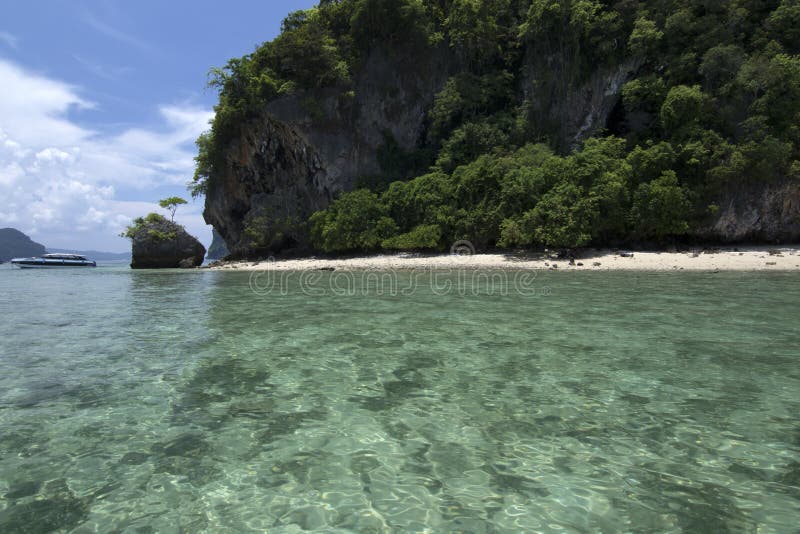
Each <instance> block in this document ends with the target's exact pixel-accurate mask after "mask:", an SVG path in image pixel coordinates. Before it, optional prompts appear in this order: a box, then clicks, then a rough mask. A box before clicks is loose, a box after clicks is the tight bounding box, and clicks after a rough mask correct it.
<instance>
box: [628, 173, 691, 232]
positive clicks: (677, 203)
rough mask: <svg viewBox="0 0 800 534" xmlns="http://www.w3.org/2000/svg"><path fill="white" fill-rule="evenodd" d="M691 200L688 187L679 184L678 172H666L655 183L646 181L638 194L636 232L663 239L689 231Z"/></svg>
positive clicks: (634, 213)
mask: <svg viewBox="0 0 800 534" xmlns="http://www.w3.org/2000/svg"><path fill="white" fill-rule="evenodd" d="M689 209H690V203H689V200H688V198H687V194H686V190H685V189H684V188H682V187H681V186H680V185H679V184H678V177H677V176H676V175H675V172H674V171H664V172H663V173H662V174H661V176H660V177H659V178H656V179H655V180H653V181H652V182H649V183H643V184H640V185H639V188H638V189H637V190H636V192H635V193H634V197H633V208H632V209H631V219H632V223H633V227H634V228H635V233H636V235H638V236H640V237H645V238H657V239H663V238H664V237H666V236H679V235H683V234H685V233H686V232H687V231H688V230H689V223H688V222H687V217H688V216H689Z"/></svg>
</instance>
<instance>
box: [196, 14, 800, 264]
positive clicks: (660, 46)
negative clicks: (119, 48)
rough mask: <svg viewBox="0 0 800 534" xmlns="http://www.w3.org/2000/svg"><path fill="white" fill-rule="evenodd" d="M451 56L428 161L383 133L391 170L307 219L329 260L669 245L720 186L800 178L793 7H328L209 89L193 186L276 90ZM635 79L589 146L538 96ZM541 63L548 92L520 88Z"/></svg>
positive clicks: (385, 164) (345, 80)
mask: <svg viewBox="0 0 800 534" xmlns="http://www.w3.org/2000/svg"><path fill="white" fill-rule="evenodd" d="M439 47H448V48H449V49H450V51H451V53H452V57H453V61H455V62H457V63H458V65H459V68H458V69H457V72H456V73H455V74H454V75H453V76H452V77H450V79H449V80H447V82H446V83H445V84H444V86H443V87H442V89H441V91H440V92H439V93H438V94H437V95H436V98H435V101H434V104H433V106H432V108H431V109H430V111H429V113H428V117H427V122H426V133H425V135H424V136H423V139H422V141H421V142H420V146H419V147H417V149H416V150H415V151H412V152H407V151H403V150H401V149H399V148H398V147H397V146H396V144H394V145H393V144H392V143H393V140H392V139H391V138H387V140H386V143H385V145H384V147H383V149H382V153H381V154H379V156H380V162H381V168H382V174H381V176H377V177H375V176H372V177H356V178H358V180H359V181H358V182H357V183H359V184H360V185H361V188H360V189H358V190H355V191H352V192H349V193H345V194H343V195H341V196H340V197H339V198H338V199H336V200H335V201H333V203H332V204H331V205H330V206H329V207H328V208H327V209H326V210H324V211H321V212H318V213H315V214H314V215H312V216H311V218H310V220H309V221H307V227H308V234H309V238H310V243H311V245H312V246H313V247H315V248H317V249H319V250H323V251H327V252H342V251H356V250H358V251H368V250H378V249H387V250H408V249H442V248H445V247H447V246H448V244H449V243H452V242H453V241H455V240H458V239H469V240H471V241H472V242H473V243H475V244H476V245H477V246H478V247H528V246H554V247H578V246H585V245H589V244H598V243H612V242H630V241H636V240H639V241H642V240H644V241H653V242H667V241H671V240H675V239H680V238H681V236H684V235H686V234H689V233H692V232H695V231H697V230H698V229H700V228H703V227H704V225H707V224H708V223H709V221H710V220H712V219H713V217H714V215H715V214H716V213H717V211H718V210H719V207H718V206H717V204H716V202H717V199H719V198H720V195H721V194H722V192H724V191H726V190H731V189H738V188H746V187H750V186H754V185H759V184H766V183H777V182H784V181H787V180H788V181H798V180H800V56H798V53H800V2H798V0H703V1H695V2H684V1H680V0H321V1H320V3H319V5H318V6H317V7H315V8H313V9H310V10H307V11H299V12H296V13H292V14H291V15H289V16H288V17H287V18H286V20H285V21H284V22H283V27H282V32H281V34H280V35H279V36H278V37H277V38H276V39H274V40H273V41H270V42H267V43H264V44H263V45H261V46H259V47H258V48H257V49H256V50H255V51H254V52H253V53H251V54H248V55H246V56H244V57H241V58H236V59H232V60H230V61H229V62H228V64H227V65H226V66H225V67H223V68H220V69H215V70H214V71H213V72H212V76H211V85H213V86H214V87H216V88H217V89H218V90H219V103H218V105H217V106H216V115H215V118H214V119H213V124H212V127H211V129H210V130H209V132H207V133H206V134H204V135H203V136H201V137H200V139H199V140H198V147H199V154H198V157H197V170H196V175H195V182H194V192H195V193H197V194H201V193H203V192H204V191H206V190H207V188H209V187H213V176H214V170H215V169H219V168H220V166H221V165H223V158H224V153H225V149H226V147H227V146H228V144H229V143H230V141H231V139H232V138H233V137H235V135H236V133H237V131H238V130H237V128H238V127H239V125H241V124H242V123H245V122H247V121H248V120H251V119H253V118H254V117H257V116H258V114H259V113H261V112H262V111H263V108H264V107H265V105H266V104H267V103H269V102H271V101H273V100H274V99H276V98H279V97H281V96H282V95H287V94H296V93H297V94H299V93H303V94H307V95H313V94H314V91H316V90H319V89H321V88H328V89H335V90H338V91H339V92H340V94H341V95H342V96H343V97H347V96H348V95H349V96H352V92H353V91H354V84H353V81H352V78H353V74H354V73H355V72H358V70H359V69H360V68H361V65H363V63H364V62H365V61H366V60H367V58H368V56H369V54H370V53H371V52H372V51H373V50H375V49H376V48H380V49H382V50H383V51H384V52H385V53H386V54H389V55H391V54H395V55H397V54H402V55H405V56H409V57H413V56H414V55H421V54H426V53H428V52H429V51H431V50H433V49H438V48H439ZM623 64H626V65H629V66H631V70H632V72H633V73H634V74H633V75H632V76H631V77H630V78H629V79H628V81H627V82H626V83H625V84H624V86H623V87H622V89H621V99H620V103H619V105H618V106H617V108H616V109H615V110H614V111H613V112H612V114H611V117H610V118H609V120H608V122H607V124H606V125H605V129H601V130H599V131H597V132H596V133H595V134H594V136H593V137H590V138H588V139H585V140H584V141H583V142H582V143H581V144H580V145H579V146H572V145H570V144H568V143H567V144H565V142H564V139H563V136H562V135H560V134H561V133H562V132H561V128H562V123H561V121H559V120H558V117H557V116H556V117H555V118H554V115H553V113H552V112H551V111H552V110H550V109H549V107H548V105H549V104H548V101H547V100H546V99H544V101H543V99H542V95H548V94H559V93H564V92H567V91H569V90H573V89H575V88H576V87H579V86H580V85H581V84H582V83H583V82H585V81H586V80H587V79H588V78H589V77H590V76H591V75H592V73H593V72H594V71H595V70H596V69H598V68H601V67H604V66H614V65H623ZM526 69H528V70H530V69H535V70H536V72H537V73H538V78H537V79H536V81H535V83H536V86H535V91H533V92H535V94H536V95H539V97H538V98H533V97H531V96H530V94H529V93H530V92H527V93H526V92H524V91H520V90H519V87H520V84H521V83H522V80H523V73H524V72H525V71H526Z"/></svg>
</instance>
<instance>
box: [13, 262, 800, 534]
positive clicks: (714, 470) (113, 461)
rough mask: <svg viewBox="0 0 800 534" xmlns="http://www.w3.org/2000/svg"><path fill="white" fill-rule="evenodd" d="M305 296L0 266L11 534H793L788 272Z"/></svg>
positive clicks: (466, 284) (347, 285)
mask: <svg viewBox="0 0 800 534" xmlns="http://www.w3.org/2000/svg"><path fill="white" fill-rule="evenodd" d="M304 276H306V277H305V278H302V279H301V277H300V275H299V274H298V273H293V274H292V275H291V276H289V278H288V279H284V280H282V281H280V283H279V284H275V285H272V286H270V284H266V283H264V280H261V279H256V280H253V279H251V277H249V276H248V274H247V273H235V272H234V273H230V272H224V273H223V272H207V271H204V272H167V271H162V272H133V271H129V270H127V269H122V268H98V269H95V270H87V271H74V272H73V271H68V272H64V271H30V272H26V271H12V270H8V269H3V268H0V315H2V317H3V319H2V322H0V366H1V367H0V371H1V372H0V532H4V533H5V532H15V531H26V532H47V531H51V530H60V531H67V532H81V533H83V532H95V531H102V532H108V531H119V532H142V533H144V532H176V531H187V532H198V531H208V532H248V531H261V530H269V531H271V532H272V531H274V532H296V531H300V530H317V531H330V532H332V531H341V532H346V531H358V532H381V531H398V532H399V531H422V530H426V529H427V530H429V531H436V532H446V531H458V530H460V531H467V532H520V531H537V530H540V531H561V532H579V531H593V532H596V531H604V532H622V531H639V532H678V531H688V532H723V531H733V532H741V531H753V530H756V529H761V531H762V532H792V531H796V529H797V526H798V525H800V416H799V414H800V365H798V363H799V361H798V360H799V358H800V355H798V347H800V328H798V319H800V308H798V297H800V289H799V288H798V281H799V280H798V276H797V275H796V274H790V273H769V274H756V273H738V274H735V273H718V274H711V273H709V274H705V273H686V274H683V273H681V274H678V273H665V274H655V273H560V272H546V273H539V274H537V276H536V278H535V279H533V280H530V279H524V278H518V277H515V276H516V275H515V273H509V274H507V275H503V274H502V273H501V274H499V275H497V276H495V275H494V274H493V275H492V276H487V277H484V278H479V279H477V281H474V282H475V283H471V282H470V280H468V279H466V280H465V278H464V277H461V276H459V275H456V274H452V275H437V278H436V281H435V284H432V283H431V280H430V279H429V278H426V276H419V277H416V278H415V277H414V275H413V274H408V273H405V274H400V275H398V276H397V278H395V279H394V280H393V282H387V281H386V279H377V278H365V277H363V276H360V277H354V278H347V277H346V276H345V275H343V274H342V273H338V272H337V273H312V274H311V275H304ZM412 282H413V283H412ZM391 284H396V285H397V287H399V288H400V290H399V291H397V292H396V293H397V294H393V293H395V291H394V290H393V288H392V287H390V286H391ZM521 285H522V286H524V287H522V286H521ZM270 287H271V288H272V290H271V291H270V290H269V289H270ZM276 288H277V289H276ZM409 288H411V290H408V289H409Z"/></svg>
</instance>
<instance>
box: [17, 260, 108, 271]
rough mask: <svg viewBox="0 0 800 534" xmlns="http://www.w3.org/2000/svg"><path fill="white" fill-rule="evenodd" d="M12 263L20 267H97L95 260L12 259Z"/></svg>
mask: <svg viewBox="0 0 800 534" xmlns="http://www.w3.org/2000/svg"><path fill="white" fill-rule="evenodd" d="M11 265H12V266H14V267H17V268H19V269H68V268H72V269H74V268H77V267H97V264H96V263H95V262H80V263H79V262H71V263H67V262H65V263H61V262H58V263H56V262H43V263H35V262H24V263H23V262H15V261H12V262H11Z"/></svg>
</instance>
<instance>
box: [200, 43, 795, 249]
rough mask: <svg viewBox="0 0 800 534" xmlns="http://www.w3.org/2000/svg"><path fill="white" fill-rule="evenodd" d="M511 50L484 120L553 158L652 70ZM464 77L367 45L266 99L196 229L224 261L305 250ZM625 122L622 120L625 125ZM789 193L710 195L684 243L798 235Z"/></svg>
mask: <svg viewBox="0 0 800 534" xmlns="http://www.w3.org/2000/svg"><path fill="white" fill-rule="evenodd" d="M395 45H396V47H398V48H401V47H402V43H395ZM521 48H522V49H521V50H520V51H519V57H520V58H521V59H520V61H519V62H518V63H517V64H516V65H515V66H514V67H513V68H514V69H516V71H515V72H514V73H513V75H512V76H511V78H512V79H513V80H514V81H513V82H512V85H513V87H511V92H512V93H513V95H512V97H511V98H510V101H509V103H507V104H504V105H505V108H504V109H500V110H499V111H498V109H493V110H491V113H498V114H502V113H506V112H508V113H511V112H512V111H513V113H514V114H516V115H515V116H516V119H515V120H519V119H520V118H524V119H525V121H527V125H526V128H527V131H526V135H527V137H526V138H525V139H524V140H523V142H535V141H540V140H546V141H548V142H549V144H550V145H551V146H552V147H554V148H555V149H556V150H557V151H558V152H560V153H562V154H566V153H569V152H570V151H571V150H574V149H576V148H578V147H580V145H581V143H582V141H584V140H585V139H587V138H589V137H591V136H593V135H597V134H599V133H602V132H608V131H609V129H611V130H612V131H613V125H612V122H613V120H614V119H613V117H612V116H613V114H614V113H615V110H616V109H620V108H621V106H620V99H621V94H622V89H623V86H624V85H625V84H626V83H627V82H629V81H631V80H633V79H634V78H636V77H637V76H640V75H642V73H643V71H646V70H647V69H648V68H649V69H651V70H652V69H653V68H654V67H653V65H652V64H650V65H647V64H646V63H644V62H643V61H642V60H641V59H639V58H637V57H634V56H631V55H629V56H627V57H621V59H619V60H618V61H617V62H616V63H614V62H613V61H611V62H606V63H602V64H596V65H591V64H590V65H589V66H588V67H587V64H586V62H585V61H584V63H580V64H579V63H578V62H577V56H575V55H569V54H563V55H562V56H559V55H558V53H554V54H553V55H551V56H546V57H545V56H542V54H541V53H539V52H538V51H537V49H536V47H535V45H534V44H530V43H529V44H527V45H523V46H522V47H521ZM587 69H588V70H587ZM464 71H465V65H464V62H463V58H459V56H458V54H457V53H454V51H453V50H452V49H451V48H450V47H448V46H445V45H442V46H438V47H432V48H430V49H429V51H428V52H427V53H426V54H424V55H416V56H403V55H402V54H394V55H393V54H391V53H389V52H387V51H386V49H385V48H382V47H375V48H374V49H373V50H372V51H371V52H370V53H369V55H368V56H366V58H365V60H364V61H363V62H360V63H358V64H357V66H356V68H355V69H354V72H352V79H351V80H350V81H349V82H348V84H345V85H336V86H331V87H326V88H321V89H310V90H296V91H293V92H291V93H290V94H288V95H284V96H280V97H278V98H275V99H272V100H271V101H269V103H267V104H264V105H263V106H261V107H260V108H259V111H258V113H256V116H255V117H254V118H250V119H249V120H248V121H246V122H244V123H242V124H240V125H238V135H235V136H234V137H233V139H231V140H230V142H229V143H227V145H225V148H224V158H223V159H224V165H221V166H218V167H217V168H215V170H214V173H213V176H211V178H212V179H210V180H209V181H208V184H209V185H208V189H207V191H206V205H205V211H204V217H205V220H206V222H208V223H209V224H211V225H213V226H214V228H215V230H216V231H218V232H219V234H220V235H221V236H222V238H223V239H224V241H225V242H226V243H227V245H228V250H229V252H230V254H231V256H233V257H252V256H266V255H268V254H271V253H274V252H278V251H281V250H287V249H295V250H298V251H305V250H308V228H307V227H306V221H307V219H308V217H309V216H310V215H311V214H312V213H314V212H315V211H318V210H320V209H324V208H325V207H326V206H327V205H328V203H329V202H330V201H331V199H333V198H334V197H336V196H337V195H338V194H340V193H341V192H346V191H350V190H352V189H354V188H355V186H356V185H357V182H358V180H359V179H360V178H363V177H366V176H370V175H376V174H379V173H381V172H382V170H383V169H382V168H381V164H380V157H379V152H380V149H381V146H382V145H383V144H384V143H385V142H386V139H387V137H388V138H391V139H392V140H393V141H394V142H395V143H396V144H397V146H398V147H399V149H400V150H403V151H409V152H410V151H413V150H415V149H420V148H434V149H438V148H439V147H440V144H441V140H435V141H433V142H432V141H431V138H430V132H431V122H432V118H431V112H432V110H433V108H434V102H435V98H436V97H437V95H439V94H441V91H442V90H443V88H444V87H445V84H446V82H447V81H448V79H451V77H453V76H454V75H455V74H458V73H461V72H464ZM520 110H527V111H520ZM637 113H640V114H641V112H637ZM637 117H638V115H635V113H632V114H631V116H630V117H627V120H628V121H629V122H630V123H631V124H633V123H634V122H635V120H636V118H637ZM649 120H650V122H652V117H651V118H650V119H649ZM432 143H433V146H432ZM437 143H438V144H437ZM765 183H766V182H764V184H765ZM799 194H800V193H798V186H797V185H796V183H795V184H794V185H793V184H792V183H790V182H786V183H781V184H772V185H763V184H762V185H754V186H752V187H749V188H739V189H732V190H731V189H729V190H727V191H722V192H720V193H718V198H714V199H710V200H711V202H712V203H713V204H716V205H717V206H718V208H719V209H718V211H717V212H716V215H714V216H713V217H712V220H711V221H709V222H708V223H707V224H705V225H704V226H702V227H694V228H693V229H692V230H691V233H690V234H689V235H688V236H686V237H687V238H688V239H690V240H691V239H704V240H715V241H723V242H734V241H746V240H757V241H767V242H776V241H784V242H785V241H792V240H797V239H800V223H798V216H799V215H798V214H799V210H800V199H798V195H799Z"/></svg>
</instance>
